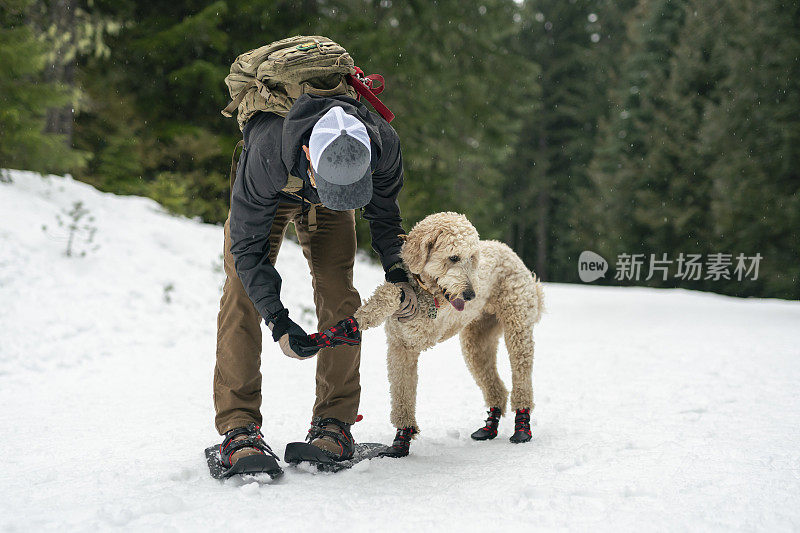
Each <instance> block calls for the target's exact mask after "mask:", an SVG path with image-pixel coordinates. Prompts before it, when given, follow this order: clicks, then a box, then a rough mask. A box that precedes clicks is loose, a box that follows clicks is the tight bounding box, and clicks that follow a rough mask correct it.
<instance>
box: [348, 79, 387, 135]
mask: <svg viewBox="0 0 800 533" xmlns="http://www.w3.org/2000/svg"><path fill="white" fill-rule="evenodd" d="M376 82H380V85H379V86H375V83H376ZM347 83H349V84H350V85H352V86H353V89H355V90H356V92H357V93H358V94H359V95H360V96H363V97H364V98H366V99H367V102H369V103H370V104H372V107H374V108H375V111H377V112H378V113H379V114H380V115H381V116H382V117H383V118H384V119H385V120H386V122H391V121H392V120H394V113H392V112H391V111H389V108H388V107H386V105H384V103H383V102H381V101H380V100H379V99H378V97H377V96H376V95H378V94H381V93H382V92H383V89H384V87H385V84H384V80H383V76H381V75H380V74H370V75H369V76H365V75H364V71H363V70H361V69H360V68H358V67H356V74H355V76H353V75H352V74H348V75H347Z"/></svg>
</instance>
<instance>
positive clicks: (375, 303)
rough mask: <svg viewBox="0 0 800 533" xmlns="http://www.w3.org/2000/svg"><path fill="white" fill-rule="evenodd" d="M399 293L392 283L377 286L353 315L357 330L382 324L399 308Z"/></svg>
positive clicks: (398, 289)
mask: <svg viewBox="0 0 800 533" xmlns="http://www.w3.org/2000/svg"><path fill="white" fill-rule="evenodd" d="M401 293H402V291H401V290H400V288H399V287H398V286H397V285H395V284H394V283H384V284H383V285H380V286H378V288H377V289H375V292H373V293H372V296H370V297H369V300H367V301H365V302H364V303H363V304H361V307H359V308H358V310H357V311H356V312H355V314H354V315H353V317H354V318H355V319H356V322H357V323H358V327H359V329H361V330H362V331H363V330H366V329H369V328H374V327H375V326H379V325H381V324H383V322H384V321H385V320H386V319H387V318H389V316H391V314H392V313H394V312H395V311H397V309H398V308H399V307H400V294H401Z"/></svg>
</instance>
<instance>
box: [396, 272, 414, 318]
mask: <svg viewBox="0 0 800 533" xmlns="http://www.w3.org/2000/svg"><path fill="white" fill-rule="evenodd" d="M395 286H397V288H399V289H400V290H401V291H403V292H402V293H401V294H400V309H398V310H397V311H395V312H394V314H393V315H392V316H393V317H395V318H397V320H399V321H400V322H408V321H409V320H411V319H412V318H414V317H415V316H417V293H416V292H414V287H412V286H411V284H410V283H409V282H407V281H401V282H399V283H395Z"/></svg>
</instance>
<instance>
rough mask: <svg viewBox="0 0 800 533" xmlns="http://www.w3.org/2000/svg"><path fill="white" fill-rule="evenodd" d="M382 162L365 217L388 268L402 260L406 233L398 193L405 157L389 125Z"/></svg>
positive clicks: (373, 180) (374, 243)
mask: <svg viewBox="0 0 800 533" xmlns="http://www.w3.org/2000/svg"><path fill="white" fill-rule="evenodd" d="M386 128H387V132H388V133H387V134H386V135H385V136H384V138H383V139H382V140H383V143H382V144H383V149H382V151H381V155H380V161H379V163H378V165H377V167H376V168H375V171H374V172H373V173H372V200H371V201H370V203H368V204H367V205H366V206H365V207H364V218H366V219H367V220H368V221H369V229H370V233H371V235H372V249H373V250H375V252H376V253H377V254H378V256H380V258H381V265H383V269H384V270H388V269H389V267H390V266H392V265H393V264H395V263H397V262H398V261H400V248H401V247H402V245H403V241H402V240H400V237H399V235H401V234H403V233H405V231H404V230H403V226H402V225H401V222H402V220H403V219H402V218H401V217H400V205H399V204H398V203H397V196H398V195H399V194H400V190H401V189H402V188H403V157H402V154H401V153H400V139H399V138H398V136H397V133H396V132H395V131H394V128H392V127H391V126H389V125H388V124H387V125H386Z"/></svg>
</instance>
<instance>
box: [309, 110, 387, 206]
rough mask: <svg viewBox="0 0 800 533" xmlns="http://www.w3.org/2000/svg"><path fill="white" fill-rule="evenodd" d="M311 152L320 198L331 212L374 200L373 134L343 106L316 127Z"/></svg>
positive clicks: (324, 116)
mask: <svg viewBox="0 0 800 533" xmlns="http://www.w3.org/2000/svg"><path fill="white" fill-rule="evenodd" d="M308 152H309V156H310V159H311V168H312V170H313V171H314V180H315V181H316V185H317V194H319V199H320V201H321V202H322V203H323V204H324V205H325V207H327V208H329V209H334V210H336V211H347V210H349V209H359V208H361V207H364V206H365V205H367V204H368V203H369V202H370V200H371V199H372V171H371V167H370V160H371V158H372V150H371V149H370V140H369V134H368V133H367V128H366V127H364V124H363V123H362V122H361V121H360V120H358V119H357V118H356V117H354V116H353V115H349V114H347V113H345V111H344V109H342V108H341V107H339V106H335V107H332V108H331V109H330V110H328V112H327V113H325V114H324V115H323V116H322V117H321V118H320V119H319V120H318V121H317V123H316V124H315V125H314V128H313V129H312V130H311V139H310V140H309V142H308Z"/></svg>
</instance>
